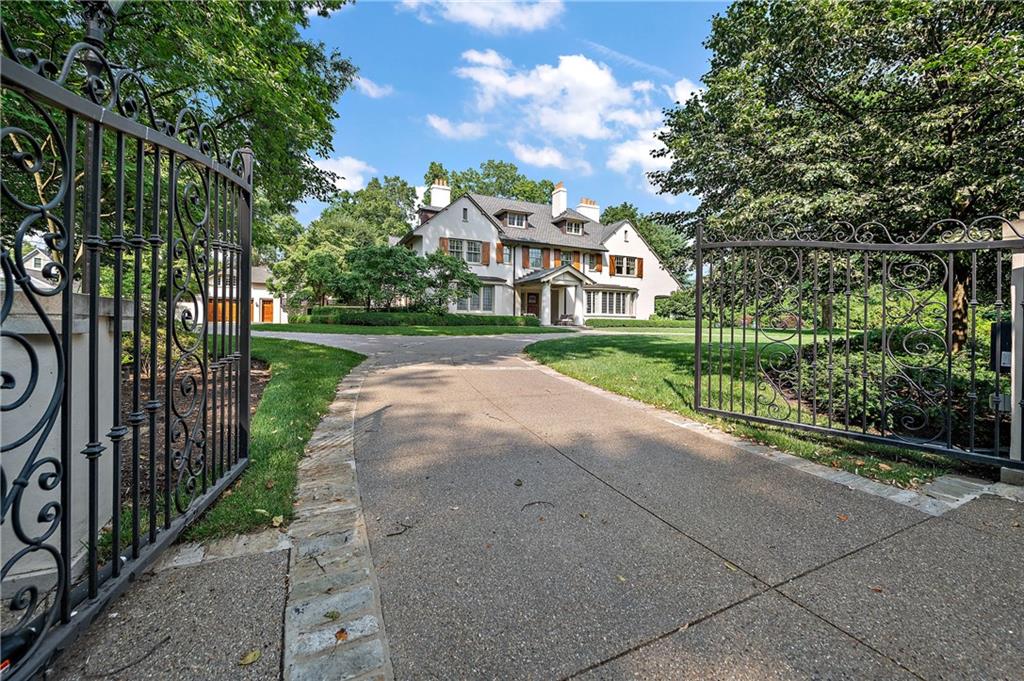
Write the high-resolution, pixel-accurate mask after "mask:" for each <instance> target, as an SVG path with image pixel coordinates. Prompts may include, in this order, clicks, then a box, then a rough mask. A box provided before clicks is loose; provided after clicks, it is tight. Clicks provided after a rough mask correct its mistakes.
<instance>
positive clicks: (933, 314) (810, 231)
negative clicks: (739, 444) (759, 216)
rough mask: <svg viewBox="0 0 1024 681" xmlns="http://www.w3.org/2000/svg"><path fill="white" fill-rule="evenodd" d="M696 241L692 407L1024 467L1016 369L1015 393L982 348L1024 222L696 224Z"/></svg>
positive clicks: (995, 334)
mask: <svg viewBox="0 0 1024 681" xmlns="http://www.w3.org/2000/svg"><path fill="white" fill-rule="evenodd" d="M695 246H696V256H697V258H696V263H697V270H696V271H697V301H696V302H697V305H696V337H697V342H696V345H695V348H696V353H695V354H696V359H695V369H696V389H695V391H694V401H695V405H696V408H697V409H698V411H701V412H703V413H706V414H711V415H715V416H721V417H725V418H739V419H743V420H748V421H753V422H759V423H764V424H771V425H778V426H783V427H787V428H796V429H801V430H805V431H812V432H817V433H821V434H826V435H840V436H843V437H849V438H854V439H858V440H862V441H868V442H872V443H877V444H881V445H889V446H895V447H899V448H912V449H917V450H923V451H927V452H933V453H938V454H943V455H948V456H953V457H956V458H960V459H965V460H969V461H973V462H976V463H982V464H990V465H1000V466H1007V467H1017V468H1021V467H1024V465H1022V462H1021V461H1020V460H1019V459H1012V458H1010V443H1011V440H1012V434H1011V428H1012V427H1013V425H1012V424H1013V422H1014V417H1015V414H1014V412H1015V411H1016V418H1017V419H1018V420H1017V423H1024V379H1020V378H1019V379H1017V380H1019V381H1021V382H1022V385H1019V386H1016V390H1018V391H1019V392H1018V394H1019V395H1020V396H1021V397H1020V398H1019V399H1018V401H1017V402H1016V403H1012V402H1011V399H1010V396H1011V394H1012V393H1013V392H1014V387H1013V386H1012V385H1011V383H1010V381H1011V380H1013V379H1012V377H1011V376H1010V375H1009V374H1008V372H1007V371H1006V369H1005V368H1003V369H999V366H1000V364H1001V363H1002V362H1004V361H1005V358H1004V357H1003V356H1001V355H1000V353H999V352H992V345H996V346H999V345H1001V344H1002V341H1003V340H1004V339H1007V338H1008V336H1009V334H1010V333H1011V332H1012V331H1011V329H1010V328H1009V323H1008V320H1009V319H1010V316H1011V305H1012V304H1013V303H1012V298H1011V272H1012V254H1013V253H1014V252H1018V253H1019V252H1021V251H1022V250H1024V222H1020V221H1018V222H1011V221H1009V220H1007V219H1004V218H1001V217H985V218H980V219H977V220H974V221H972V222H970V223H966V222H962V221H959V220H941V221H939V222H936V223H934V224H931V225H927V226H925V227H924V228H923V229H922V230H921V231H920V233H919V234H918V235H916V236H914V237H905V236H900V235H896V236H894V235H892V234H891V233H890V232H889V230H888V229H886V227H885V226H884V225H883V224H881V223H867V224H862V225H853V224H837V225H832V226H829V227H821V226H816V225H809V226H795V225H792V224H781V225H775V226H759V227H755V228H753V229H751V230H750V231H749V232H748V233H745V234H734V233H725V232H722V231H718V230H714V229H701V230H700V231H698V237H697V242H696V244H695ZM1018 305H1019V307H1020V309H1019V310H1017V313H1018V314H1019V315H1020V316H1019V318H1020V319H1022V320H1024V300H1021V302H1020V303H1018ZM990 330H991V333H990ZM1017 351H1018V352H1019V349H1018V350H1017ZM1006 354H1008V353H1006ZM992 361H995V362H996V365H995V366H993V364H992V363H991V362H992ZM1022 435H1024V433H1018V434H1017V436H1018V437H1020V436H1022Z"/></svg>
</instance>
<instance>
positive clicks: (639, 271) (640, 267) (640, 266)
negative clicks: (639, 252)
mask: <svg viewBox="0 0 1024 681" xmlns="http://www.w3.org/2000/svg"><path fill="white" fill-rule="evenodd" d="M636 276H638V277H639V278H641V279H643V278H644V259H643V258H637V259H636Z"/></svg>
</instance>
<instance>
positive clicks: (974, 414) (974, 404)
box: [967, 251, 978, 452]
mask: <svg viewBox="0 0 1024 681" xmlns="http://www.w3.org/2000/svg"><path fill="white" fill-rule="evenodd" d="M977 271H978V252H977V251H971V272H973V273H974V275H972V276H971V302H970V307H971V392H969V393H968V394H967V402H968V404H969V405H970V407H969V408H970V411H971V423H970V426H969V427H970V435H969V440H968V447H967V449H968V451H971V452H973V451H974V449H975V438H976V437H977V434H976V429H977V423H976V421H977V418H978V277H977V276H975V275H976V274H977Z"/></svg>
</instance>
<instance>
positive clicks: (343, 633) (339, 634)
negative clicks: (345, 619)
mask: <svg viewBox="0 0 1024 681" xmlns="http://www.w3.org/2000/svg"><path fill="white" fill-rule="evenodd" d="M334 640H335V641H339V642H340V641H347V640H348V631H347V630H346V629H345V627H342V628H341V629H338V630H337V631H336V632H334Z"/></svg>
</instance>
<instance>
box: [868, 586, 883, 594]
mask: <svg viewBox="0 0 1024 681" xmlns="http://www.w3.org/2000/svg"><path fill="white" fill-rule="evenodd" d="M868 588H869V589H871V590H872V591H874V592H875V593H876V594H880V593H882V587H880V586H869V587H868Z"/></svg>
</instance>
